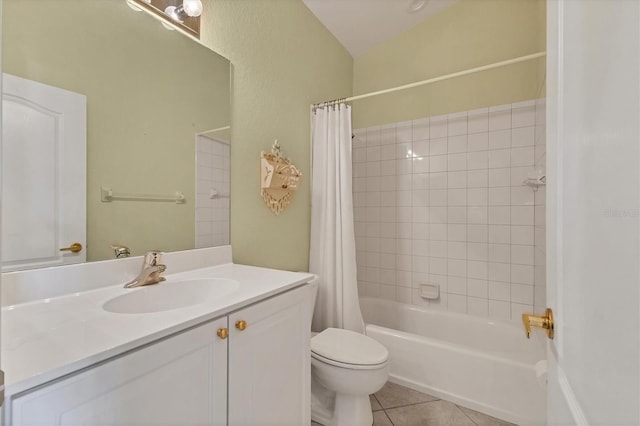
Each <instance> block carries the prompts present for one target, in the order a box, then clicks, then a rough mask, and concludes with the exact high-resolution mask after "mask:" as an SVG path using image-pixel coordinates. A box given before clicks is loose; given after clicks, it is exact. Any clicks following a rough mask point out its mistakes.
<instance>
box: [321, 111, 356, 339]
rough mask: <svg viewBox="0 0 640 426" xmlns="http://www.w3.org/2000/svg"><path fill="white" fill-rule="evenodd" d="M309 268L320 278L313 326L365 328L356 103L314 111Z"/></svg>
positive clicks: (322, 328)
mask: <svg viewBox="0 0 640 426" xmlns="http://www.w3.org/2000/svg"><path fill="white" fill-rule="evenodd" d="M312 167H313V177H312V191H311V245H310V250H309V272H312V273H314V274H317V275H318V276H319V277H320V282H319V287H318V297H317V298H316V306H315V310H314V313H313V323H312V329H313V330H314V331H321V330H324V329H325V328H327V327H335V328H344V329H347V330H352V331H356V332H359V333H363V332H364V323H363V321H362V314H361V312H360V304H359V302H358V283H357V277H356V242H355V234H354V226H353V193H352V190H351V185H352V182H351V107H350V106H349V105H347V104H344V103H339V104H332V105H325V106H323V107H316V108H315V110H314V112H313V166H312Z"/></svg>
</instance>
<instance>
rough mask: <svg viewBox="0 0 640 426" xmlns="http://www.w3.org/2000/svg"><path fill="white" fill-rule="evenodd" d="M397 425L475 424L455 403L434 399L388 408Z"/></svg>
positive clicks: (462, 425)
mask: <svg viewBox="0 0 640 426" xmlns="http://www.w3.org/2000/svg"><path fill="white" fill-rule="evenodd" d="M386 413H387V415H388V416H389V418H390V419H391V421H392V422H393V424H394V425H395V426H402V425H407V426H408V425H410V426H416V425H421V426H444V425H446V426H475V424H474V423H473V422H472V421H471V420H470V419H469V417H467V416H466V415H465V414H464V413H463V412H462V411H461V410H460V409H459V408H458V407H457V406H456V405H455V404H452V403H451V402H447V401H432V402H426V403H422V404H415V405H408V406H405V407H398V408H392V409H389V410H386Z"/></svg>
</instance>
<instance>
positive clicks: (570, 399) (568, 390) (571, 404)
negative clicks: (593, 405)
mask: <svg viewBox="0 0 640 426" xmlns="http://www.w3.org/2000/svg"><path fill="white" fill-rule="evenodd" d="M558 384H559V385H560V390H561V391H562V395H563V396H564V400H565V402H566V403H567V408H569V411H570V412H571V416H572V417H573V421H574V422H575V424H576V425H580V426H582V425H584V426H588V425H589V422H588V421H587V417H586V416H585V415H584V412H583V411H582V407H581V406H580V403H579V402H578V398H576V394H575V393H574V392H573V388H572V387H571V385H570V384H569V380H568V379H567V376H566V375H565V374H564V371H563V370H562V368H560V367H558Z"/></svg>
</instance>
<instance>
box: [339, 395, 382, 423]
mask: <svg viewBox="0 0 640 426" xmlns="http://www.w3.org/2000/svg"><path fill="white" fill-rule="evenodd" d="M333 414H334V421H335V425H336V426H343V425H345V426H346V425H354V426H371V425H372V424H373V414H372V413H371V400H370V399H369V395H365V396H361V395H358V396H356V395H336V405H335V410H334V412H333Z"/></svg>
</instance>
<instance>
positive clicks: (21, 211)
mask: <svg viewBox="0 0 640 426" xmlns="http://www.w3.org/2000/svg"><path fill="white" fill-rule="evenodd" d="M2 84H3V91H2V246H1V247H2V270H3V271H11V270H17V269H27V268H33V267H43V266H55V265H63V264H69V263H79V262H84V261H85V258H86V256H85V253H86V250H85V248H84V247H85V240H86V217H85V216H86V97H85V96H84V95H79V94H77V93H73V92H69V91H67V90H63V89H59V88H57V87H52V86H47V85H45V84H41V83H38V82H35V81H31V80H26V79H23V78H19V77H15V76H12V75H9V74H3V83H2ZM74 243H77V244H80V245H81V246H82V249H81V250H80V251H76V249H74V250H64V251H61V249H65V248H68V247H72V245H73V244H74ZM74 247H78V246H74Z"/></svg>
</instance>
